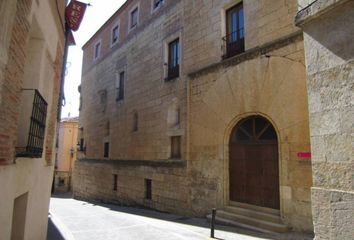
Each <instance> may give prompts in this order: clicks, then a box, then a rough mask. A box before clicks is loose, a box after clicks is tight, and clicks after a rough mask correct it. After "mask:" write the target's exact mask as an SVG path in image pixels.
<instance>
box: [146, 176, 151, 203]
mask: <svg viewBox="0 0 354 240" xmlns="http://www.w3.org/2000/svg"><path fill="white" fill-rule="evenodd" d="M151 197H152V180H151V179H146V178H145V199H149V200H151Z"/></svg>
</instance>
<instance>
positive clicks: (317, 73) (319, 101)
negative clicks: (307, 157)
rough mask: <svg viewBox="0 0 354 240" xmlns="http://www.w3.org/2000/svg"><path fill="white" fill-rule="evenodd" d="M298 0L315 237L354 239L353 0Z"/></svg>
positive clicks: (297, 19) (297, 20)
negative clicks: (308, 127)
mask: <svg viewBox="0 0 354 240" xmlns="http://www.w3.org/2000/svg"><path fill="white" fill-rule="evenodd" d="M299 2H300V3H299V4H300V5H301V6H302V8H301V9H299V12H298V14H297V18H296V23H297V24H298V25H299V26H300V27H301V28H302V29H303V31H304V38H305V53H306V64H307V88H308V98H309V113H310V133H311V148H312V176H313V187H312V196H311V198H312V212H313V221H314V231H315V235H316V238H315V239H353V236H354V230H353V226H354V214H353V213H354V168H353V166H354V156H353V142H354V139H353V136H354V135H353V131H354V125H353V119H354V108H353V103H354V101H353V99H354V97H353V96H354V95H353V92H354V68H353V67H354V65H353V59H354V47H353V44H352V36H353V34H354V31H353V29H354V28H353V25H354V17H353V16H354V4H353V2H352V1H318V2H317V1H310V2H308V1H307V2H301V1H299ZM307 4H308V5H307Z"/></svg>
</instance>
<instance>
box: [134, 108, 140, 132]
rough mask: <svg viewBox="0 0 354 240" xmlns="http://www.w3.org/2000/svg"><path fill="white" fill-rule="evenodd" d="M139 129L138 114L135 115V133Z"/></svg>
mask: <svg viewBox="0 0 354 240" xmlns="http://www.w3.org/2000/svg"><path fill="white" fill-rule="evenodd" d="M138 129H139V116H138V113H137V112H134V114H133V132H137V131H138Z"/></svg>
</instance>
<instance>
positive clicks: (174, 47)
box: [167, 38, 180, 80]
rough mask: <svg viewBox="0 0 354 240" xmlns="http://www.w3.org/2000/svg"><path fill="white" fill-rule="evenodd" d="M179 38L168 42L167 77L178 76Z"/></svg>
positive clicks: (169, 78)
mask: <svg viewBox="0 0 354 240" xmlns="http://www.w3.org/2000/svg"><path fill="white" fill-rule="evenodd" d="M179 58H180V57H179V39H178V38H177V39H176V40H174V41H173V42H171V43H169V44H168V72H167V79H168V80H171V79H173V78H177V77H179Z"/></svg>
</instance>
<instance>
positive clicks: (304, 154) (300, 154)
mask: <svg viewBox="0 0 354 240" xmlns="http://www.w3.org/2000/svg"><path fill="white" fill-rule="evenodd" d="M297 156H298V157H299V158H311V153H310V152H298V153H297Z"/></svg>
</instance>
